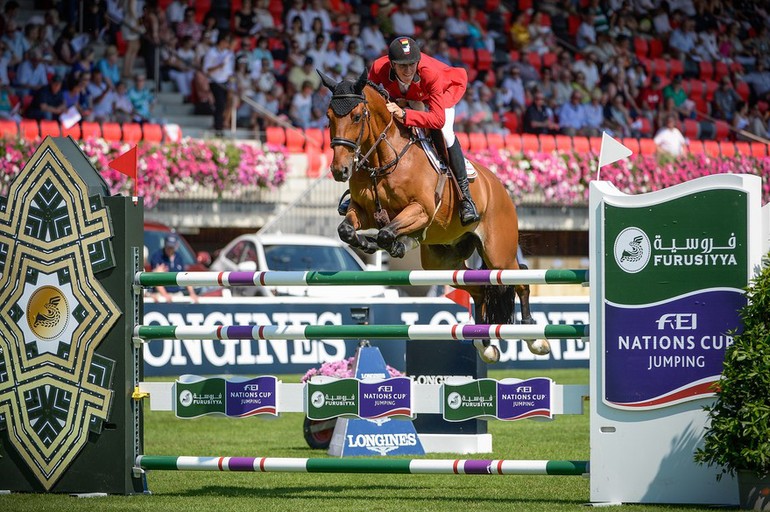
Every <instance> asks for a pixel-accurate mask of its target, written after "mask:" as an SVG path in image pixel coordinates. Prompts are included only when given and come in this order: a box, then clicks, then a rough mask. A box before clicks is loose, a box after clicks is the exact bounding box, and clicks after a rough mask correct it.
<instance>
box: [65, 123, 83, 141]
mask: <svg viewBox="0 0 770 512" xmlns="http://www.w3.org/2000/svg"><path fill="white" fill-rule="evenodd" d="M61 135H62V137H72V138H73V139H75V140H79V139H80V125H79V124H78V123H75V124H73V125H72V126H70V127H69V128H65V127H64V126H62V127H61Z"/></svg>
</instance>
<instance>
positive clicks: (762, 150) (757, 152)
mask: <svg viewBox="0 0 770 512" xmlns="http://www.w3.org/2000/svg"><path fill="white" fill-rule="evenodd" d="M767 150H768V145H767V144H765V143H764V142H752V143H751V156H754V157H756V158H764V157H766V156H767Z"/></svg>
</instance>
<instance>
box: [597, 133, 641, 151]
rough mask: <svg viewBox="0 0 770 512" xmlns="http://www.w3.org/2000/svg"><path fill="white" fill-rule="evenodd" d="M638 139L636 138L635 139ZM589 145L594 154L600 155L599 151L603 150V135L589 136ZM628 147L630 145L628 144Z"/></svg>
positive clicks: (637, 144)
mask: <svg viewBox="0 0 770 512" xmlns="http://www.w3.org/2000/svg"><path fill="white" fill-rule="evenodd" d="M633 140H634V141H636V139H633ZM588 147H590V148H591V153H593V154H594V155H598V154H599V152H600V151H601V150H602V138H601V137H589V138H588ZM627 147H628V146H627ZM636 150H637V151H636V152H637V153H638V152H639V143H638V142H636Z"/></svg>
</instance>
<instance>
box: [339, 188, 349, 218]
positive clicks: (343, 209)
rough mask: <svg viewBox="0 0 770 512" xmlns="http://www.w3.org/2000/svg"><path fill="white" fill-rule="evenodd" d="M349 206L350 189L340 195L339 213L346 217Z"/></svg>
mask: <svg viewBox="0 0 770 512" xmlns="http://www.w3.org/2000/svg"><path fill="white" fill-rule="evenodd" d="M345 198H347V199H345ZM348 206H350V189H348V190H346V191H345V192H343V193H342V197H340V202H339V203H338V204H337V213H339V214H340V215H342V216H343V217H344V216H345V215H347V214H348Z"/></svg>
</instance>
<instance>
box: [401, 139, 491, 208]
mask: <svg viewBox="0 0 770 512" xmlns="http://www.w3.org/2000/svg"><path fill="white" fill-rule="evenodd" d="M412 131H413V133H414V135H415V138H416V139H417V140H418V141H419V142H420V145H421V146H422V149H423V150H424V151H425V154H426V155H427V157H428V161H429V162H430V165H431V166H432V167H433V169H434V170H435V171H436V172H437V173H438V175H439V180H438V184H437V185H436V191H435V194H436V204H438V203H439V201H440V198H441V197H442V195H443V191H444V186H445V184H446V180H447V179H451V180H452V183H454V186H455V190H456V191H457V192H458V193H459V194H460V196H462V191H461V190H460V186H459V185H458V184H457V179H456V178H455V175H454V173H452V171H451V170H450V168H449V154H448V151H447V147H446V141H445V140H444V135H443V134H442V133H441V130H429V133H428V136H427V137H426V135H425V130H424V129H423V128H412ZM465 172H466V173H467V174H468V181H473V180H475V179H476V176H477V174H476V168H475V167H473V164H471V163H470V161H468V159H467V158H465Z"/></svg>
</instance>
